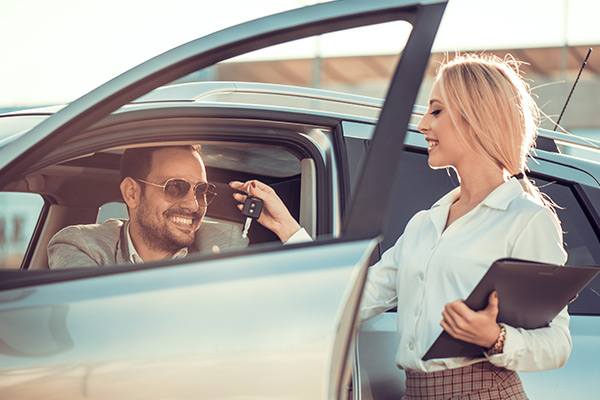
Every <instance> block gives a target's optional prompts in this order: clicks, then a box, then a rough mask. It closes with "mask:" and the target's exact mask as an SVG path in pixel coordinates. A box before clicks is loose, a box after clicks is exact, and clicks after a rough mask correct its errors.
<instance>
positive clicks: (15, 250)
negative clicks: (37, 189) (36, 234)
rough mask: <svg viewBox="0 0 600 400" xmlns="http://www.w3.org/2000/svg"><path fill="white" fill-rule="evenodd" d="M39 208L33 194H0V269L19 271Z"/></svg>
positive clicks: (39, 204) (40, 207)
mask: <svg viewBox="0 0 600 400" xmlns="http://www.w3.org/2000/svg"><path fill="white" fill-rule="evenodd" d="M43 206H44V200H43V199H42V197H41V196H40V195H37V194H33V193H13V192H2V193H0V269H18V268H20V267H21V263H22V262H23V257H24V256H25V251H26V250H27V245H28V244H29V241H30V240H31V236H32V235H33V230H34V229H35V225H36V223H37V220H38V218H39V216H40V212H41V211H42V207H43Z"/></svg>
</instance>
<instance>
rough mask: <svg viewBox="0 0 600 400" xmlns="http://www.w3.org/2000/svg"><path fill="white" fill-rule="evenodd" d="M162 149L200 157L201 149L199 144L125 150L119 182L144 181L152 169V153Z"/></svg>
mask: <svg viewBox="0 0 600 400" xmlns="http://www.w3.org/2000/svg"><path fill="white" fill-rule="evenodd" d="M163 149H182V150H188V151H190V152H192V153H196V154H198V156H199V157H202V147H201V146H200V145H199V144H190V145H181V146H156V147H136V148H130V149H126V150H125V151H124V152H123V155H122V156H121V181H123V179H125V178H127V177H128V176H129V177H131V178H137V179H146V178H148V175H149V174H150V168H151V167H152V153H154V152H155V151H158V150H163Z"/></svg>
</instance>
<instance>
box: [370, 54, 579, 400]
mask: <svg viewBox="0 0 600 400" xmlns="http://www.w3.org/2000/svg"><path fill="white" fill-rule="evenodd" d="M538 115H539V111H538V109H537V107H536V105H535V103H534V101H533V99H532V98H531V95H530V92H529V87H528V85H527V84H526V83H525V82H524V81H523V79H522V78H521V77H520V75H519V72H518V63H517V62H516V61H514V60H510V61H504V60H501V59H499V58H497V57H493V56H475V55H465V56H457V57H456V58H455V59H454V60H452V61H450V62H448V63H446V64H445V65H443V66H442V67H441V68H440V69H439V72H438V75H437V77H436V80H435V83H434V86H433V88H432V91H431V98H430V100H429V109H428V112H427V114H426V115H425V116H424V117H423V119H422V120H421V123H420V124H419V131H420V132H421V133H423V134H424V135H425V139H426V140H427V142H428V144H429V149H428V152H429V165H430V167H431V168H434V169H437V168H453V169H454V170H455V171H456V173H457V175H458V176H459V179H460V186H459V187H458V188H456V189H454V190H453V191H451V192H450V193H448V194H447V195H446V196H444V197H442V199H440V200H439V201H438V202H437V203H435V204H434V205H433V206H432V208H431V209H429V210H426V211H421V212H419V213H417V214H416V215H415V216H414V217H413V218H412V219H411V220H410V221H409V223H408V224H407V226H406V228H405V230H404V233H403V235H402V236H401V237H400V238H399V239H398V241H397V242H396V244H395V245H394V246H393V247H392V248H391V249H390V250H388V251H387V252H386V253H385V254H384V255H383V257H382V259H381V261H380V262H379V263H377V264H376V265H375V266H373V267H372V268H371V269H370V271H369V277H368V280H367V286H366V289H365V297H364V299H363V304H362V308H361V318H362V319H363V320H364V319H368V318H371V317H373V316H375V315H377V314H380V313H381V312H384V311H385V310H387V309H389V308H391V307H394V306H397V307H398V332H399V341H398V343H399V348H398V352H397V356H396V362H397V364H398V366H400V367H401V368H403V369H405V370H406V375H407V381H406V386H407V391H406V396H405V399H407V400H408V399H430V400H431V399H450V398H460V399H526V398H527V396H526V395H525V392H524V390H523V387H522V385H521V382H520V379H519V377H518V375H517V374H516V372H514V371H517V370H519V371H537V370H544V369H552V368H559V367H560V366H562V365H563V364H564V363H565V362H566V360H567V358H568V356H569V353H570V351H571V338H570V333H569V329H568V325H569V316H568V313H567V310H566V308H565V309H564V310H562V311H561V313H560V314H559V315H558V316H557V317H556V318H555V319H554V321H553V322H552V323H551V324H550V326H549V327H547V328H541V329H536V330H524V329H518V328H514V327H511V326H507V325H504V324H498V323H497V322H496V316H497V314H498V296H497V293H496V292H494V293H492V294H491V295H490V297H489V302H488V306H487V308H486V309H484V310H481V311H479V312H475V311H473V310H471V309H470V308H469V307H467V306H466V305H465V303H464V302H463V301H462V300H456V299H465V298H466V297H467V296H468V295H469V293H470V292H471V291H472V289H473V288H474V287H475V285H476V284H477V282H478V281H479V280H480V279H481V278H482V277H483V275H484V274H485V272H486V270H487V268H489V266H490V265H491V264H492V262H493V261H495V260H497V259H499V258H504V257H513V258H520V259H527V260H533V261H540V262H547V263H553V264H564V262H565V261H566V253H565V251H564V249H563V247H562V233H561V228H560V222H559V220H558V218H557V216H556V214H555V213H554V212H553V209H552V207H551V205H550V204H548V201H547V200H545V199H544V198H543V197H542V195H541V194H540V192H539V190H537V188H536V187H535V186H533V184H532V183H531V182H530V181H529V180H528V179H527V178H526V177H525V174H524V173H525V169H526V158H527V154H528V152H529V151H530V149H531V148H532V146H533V144H534V140H535V136H536V133H537V124H536V122H537V118H538ZM500 301H502V299H500ZM440 321H441V323H440ZM441 329H444V330H446V331H447V332H448V333H449V334H450V335H451V336H453V337H455V338H458V339H461V340H464V341H467V342H471V343H476V344H478V345H480V346H482V347H485V348H487V349H488V351H487V352H486V353H485V357H482V358H452V359H434V360H429V361H423V360H421V357H423V355H424V354H425V352H426V351H427V349H428V348H429V346H430V345H431V344H432V343H433V342H434V340H435V339H436V338H437V336H438V335H439V333H440V332H441Z"/></svg>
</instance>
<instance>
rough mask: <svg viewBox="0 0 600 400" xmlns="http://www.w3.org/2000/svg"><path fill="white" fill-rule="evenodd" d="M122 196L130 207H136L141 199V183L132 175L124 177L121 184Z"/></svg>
mask: <svg viewBox="0 0 600 400" xmlns="http://www.w3.org/2000/svg"><path fill="white" fill-rule="evenodd" d="M120 188H121V196H123V200H125V203H126V204H127V207H129V209H132V208H136V207H137V205H138V204H139V201H140V195H141V188H140V185H139V183H137V182H136V181H135V179H133V178H131V177H129V176H128V177H127V178H125V179H123V181H122V182H121V185H120Z"/></svg>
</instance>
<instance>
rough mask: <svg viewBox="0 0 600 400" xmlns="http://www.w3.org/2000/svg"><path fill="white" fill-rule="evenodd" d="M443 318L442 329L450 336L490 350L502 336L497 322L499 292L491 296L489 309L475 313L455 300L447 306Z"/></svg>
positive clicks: (461, 302)
mask: <svg viewBox="0 0 600 400" xmlns="http://www.w3.org/2000/svg"><path fill="white" fill-rule="evenodd" d="M442 317H443V319H442V322H441V325H442V328H444V330H445V331H446V332H448V333H449V334H450V336H452V337H454V338H456V339H460V340H464V341H465V342H469V343H475V344H477V345H479V346H482V347H485V348H489V347H491V346H492V345H493V344H494V343H496V340H497V339H498V336H499V335H500V326H499V325H498V323H497V322H496V318H497V317H498V292H496V291H493V292H492V293H491V294H490V297H489V298H488V305H487V307H486V308H485V309H483V310H481V311H473V310H471V309H470V308H469V307H468V306H467V305H466V304H465V302H464V301H462V300H455V301H453V302H452V303H448V304H446V307H445V308H444V311H443V312H442Z"/></svg>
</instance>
